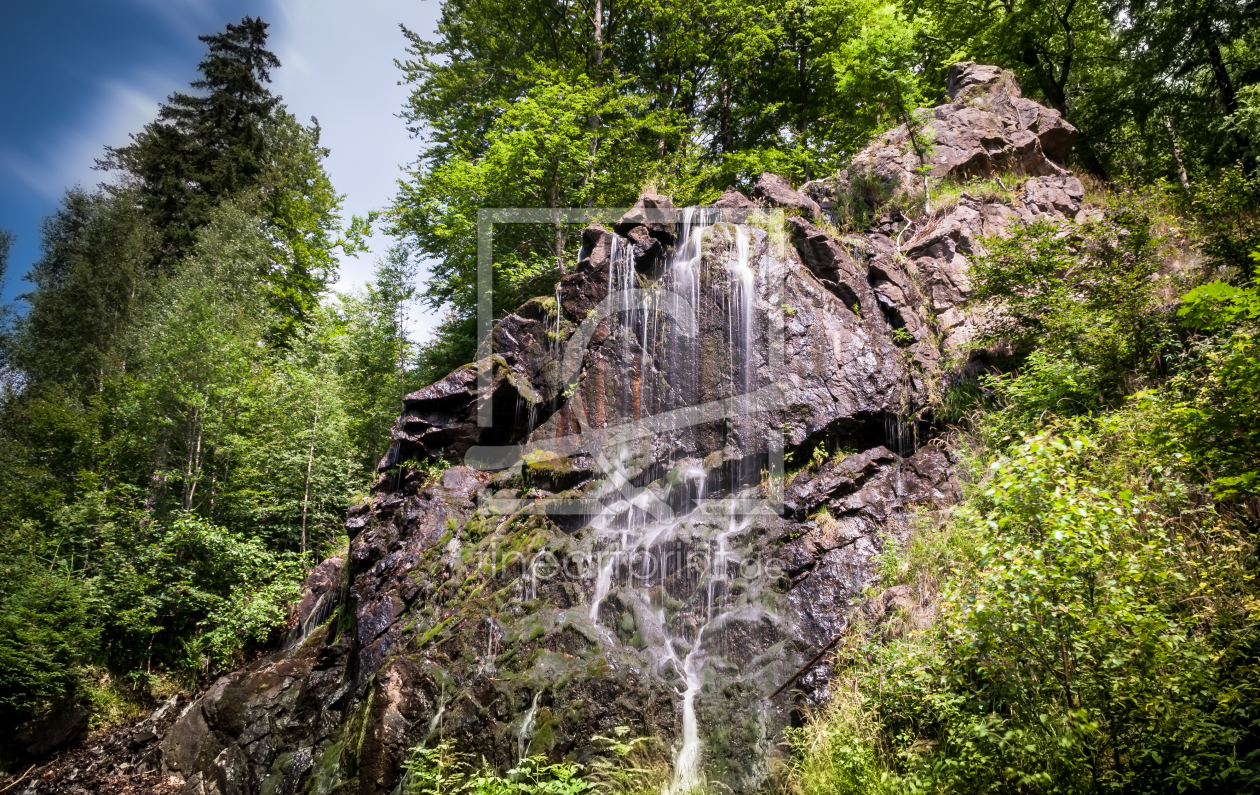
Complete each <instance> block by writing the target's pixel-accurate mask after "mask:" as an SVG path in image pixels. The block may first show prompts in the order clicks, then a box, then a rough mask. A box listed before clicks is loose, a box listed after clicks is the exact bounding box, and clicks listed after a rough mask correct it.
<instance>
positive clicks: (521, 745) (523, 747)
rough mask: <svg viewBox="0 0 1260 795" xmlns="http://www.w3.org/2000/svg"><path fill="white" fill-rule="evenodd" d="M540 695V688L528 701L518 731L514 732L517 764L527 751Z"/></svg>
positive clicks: (522, 760)
mask: <svg viewBox="0 0 1260 795" xmlns="http://www.w3.org/2000/svg"><path fill="white" fill-rule="evenodd" d="M541 695H542V691H541V690H539V691H537V692H536V693H534V700H533V701H531V702H530V704H529V711H528V712H526V713H525V717H524V718H523V719H522V720H521V728H520V731H518V732H517V734H516V761H517V763H518V764H519V763H521V762H524V761H525V754H526V753H527V752H528V751H529V741H530V739H531V737H532V736H533V731H534V717H535V716H536V715H537V714H538V697H539V696H541Z"/></svg>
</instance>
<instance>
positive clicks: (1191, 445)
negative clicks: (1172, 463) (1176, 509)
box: [1141, 281, 1260, 499]
mask: <svg viewBox="0 0 1260 795" xmlns="http://www.w3.org/2000/svg"><path fill="white" fill-rule="evenodd" d="M1177 314H1178V315H1180V316H1181V317H1182V318H1184V319H1185V323H1186V324H1187V325H1188V326H1189V327H1190V328H1192V329H1195V330H1197V331H1200V332H1210V334H1211V336H1208V337H1206V338H1203V339H1200V340H1197V341H1196V343H1195V345H1194V347H1193V351H1194V353H1195V354H1196V357H1195V358H1196V360H1197V361H1196V362H1195V364H1196V366H1195V367H1193V368H1186V369H1185V370H1184V371H1183V372H1181V373H1179V374H1178V375H1177V377H1175V378H1174V379H1172V381H1171V382H1170V384H1169V387H1168V389H1167V390H1165V391H1164V392H1162V393H1161V392H1148V393H1144V394H1143V395H1142V396H1141V399H1142V400H1143V401H1144V402H1146V403H1148V404H1149V405H1151V406H1158V407H1159V409H1160V410H1161V411H1162V412H1163V416H1164V417H1166V419H1167V422H1166V424H1165V425H1163V426H1162V427H1161V428H1159V429H1158V430H1157V431H1156V432H1155V434H1154V436H1155V437H1156V439H1157V442H1158V443H1161V444H1163V445H1166V446H1168V447H1169V448H1170V449H1173V450H1177V451H1180V452H1184V453H1185V454H1187V455H1189V456H1192V457H1193V458H1194V460H1196V461H1199V462H1201V467H1202V471H1203V472H1205V473H1206V475H1207V477H1208V479H1209V480H1210V481H1211V482H1212V484H1213V489H1214V491H1215V493H1216V496H1217V497H1218V498H1220V499H1231V498H1239V497H1246V496H1247V495H1252V494H1256V493H1257V492H1258V491H1260V454H1258V452H1257V451H1260V435H1258V434H1260V340H1257V332H1258V331H1260V329H1258V328H1257V326H1258V325H1260V292H1258V291H1257V290H1256V288H1254V287H1246V288H1240V287H1234V286H1232V285H1228V284H1225V283H1223V282H1219V281H1218V282H1210V283H1208V284H1205V285H1201V286H1199V287H1196V288H1195V289H1193V290H1191V291H1190V292H1189V293H1187V294H1186V295H1184V296H1182V302H1181V307H1180V308H1179V309H1178V311H1177Z"/></svg>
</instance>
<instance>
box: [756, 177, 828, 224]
mask: <svg viewBox="0 0 1260 795" xmlns="http://www.w3.org/2000/svg"><path fill="white" fill-rule="evenodd" d="M752 195H753V198H755V199H760V200H761V201H763V202H765V203H766V204H769V205H771V206H774V207H785V208H787V209H789V210H799V211H800V212H802V213H804V214H805V215H807V216H809V217H810V218H815V217H817V216H818V215H819V214H820V213H821V212H822V209H821V208H820V207H819V206H818V203H817V202H815V201H814V200H813V199H811V198H810V197H809V196H806V195H805V194H804V193H799V192H797V191H795V190H793V189H792V186H791V185H789V184H788V181H787V180H785V179H784V178H783V177H780V176H778V175H777V174H770V173H768V172H767V173H765V174H762V175H761V176H760V177H758V178H757V184H756V185H754V186H753V189H752Z"/></svg>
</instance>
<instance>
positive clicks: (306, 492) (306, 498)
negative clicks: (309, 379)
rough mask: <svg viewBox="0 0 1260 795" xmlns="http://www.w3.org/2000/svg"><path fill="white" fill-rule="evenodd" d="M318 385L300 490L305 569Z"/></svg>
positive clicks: (316, 426)
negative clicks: (304, 482)
mask: <svg viewBox="0 0 1260 795" xmlns="http://www.w3.org/2000/svg"><path fill="white" fill-rule="evenodd" d="M319 397H320V393H319V383H318V382H317V383H316V387H315V420H314V421H313V422H312V423H311V444H310V447H309V448H308V449H307V452H306V485H305V486H304V487H303V490H302V568H303V569H305V568H306V509H307V506H308V505H310V501H311V465H312V464H314V462H315V434H316V432H318V431H319Z"/></svg>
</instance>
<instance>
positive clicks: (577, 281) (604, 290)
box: [560, 224, 613, 322]
mask: <svg viewBox="0 0 1260 795" xmlns="http://www.w3.org/2000/svg"><path fill="white" fill-rule="evenodd" d="M612 247H613V233H612V232H609V231H608V230H607V229H604V228H603V227H602V226H600V225H598V224H594V225H592V226H588V227H587V228H586V229H585V230H584V231H583V232H582V252H583V253H584V254H585V256H584V257H582V258H581V259H579V260H578V264H577V268H576V269H575V270H574V272H573V273H570V274H568V275H567V276H565V277H564V278H563V279H561V280H560V304H561V306H562V307H563V308H564V313H565V316H566V317H568V318H571V319H574V320H577V321H578V322H581V321H582V320H584V319H585V318H586V316H587V314H588V313H589V312H591V310H593V309H594V308H595V307H596V305H597V304H599V302H600V301H603V300H604V299H605V298H607V297H608V267H609V263H610V261H611V257H612Z"/></svg>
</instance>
